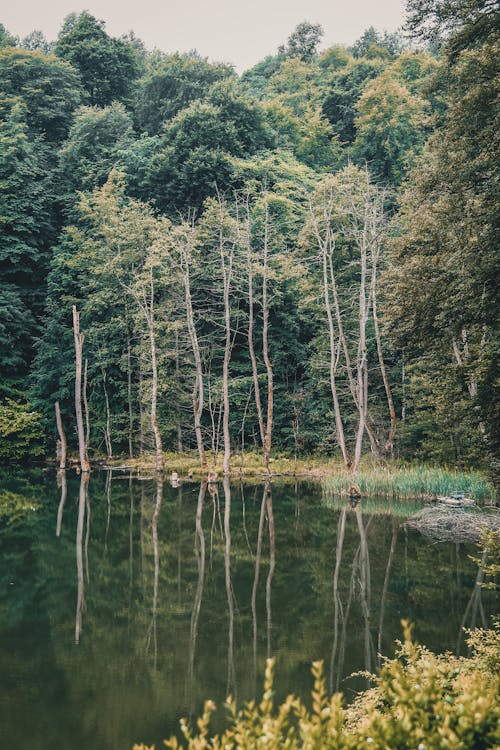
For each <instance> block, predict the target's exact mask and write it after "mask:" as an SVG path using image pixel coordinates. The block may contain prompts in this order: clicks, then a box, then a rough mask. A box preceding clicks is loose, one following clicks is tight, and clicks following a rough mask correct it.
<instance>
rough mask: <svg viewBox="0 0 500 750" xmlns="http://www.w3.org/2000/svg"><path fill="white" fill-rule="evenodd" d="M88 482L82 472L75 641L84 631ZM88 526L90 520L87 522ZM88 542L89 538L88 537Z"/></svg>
mask: <svg viewBox="0 0 500 750" xmlns="http://www.w3.org/2000/svg"><path fill="white" fill-rule="evenodd" d="M88 483H89V474H88V473H87V472H82V474H81V475H80V493H79V496H78V523H77V527H76V578H77V591H78V593H77V599H76V617H75V643H76V645H78V644H79V643H80V636H81V632H82V622H83V613H84V612H85V591H84V578H83V527H84V524H85V510H86V509H87V508H89V507H90V506H89V504H88ZM87 528H88V522H87ZM86 544H88V539H86ZM87 579H88V555H87Z"/></svg>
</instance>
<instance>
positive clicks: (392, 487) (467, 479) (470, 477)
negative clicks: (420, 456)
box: [323, 465, 495, 501]
mask: <svg viewBox="0 0 500 750" xmlns="http://www.w3.org/2000/svg"><path fill="white" fill-rule="evenodd" d="M352 481H353V480H352V478H350V477H349V476H348V475H347V474H345V473H337V474H335V475H333V476H327V477H325V478H324V479H323V492H324V495H325V498H328V497H335V496H341V495H346V494H348V489H349V485H350V484H351V482H352ZM355 481H356V484H357V485H358V487H359V488H360V490H361V494H362V495H363V496H377V495H378V496H381V497H387V498H393V499H399V498H408V499H410V498H411V499H422V500H429V499H433V498H435V497H437V496H440V495H450V494H451V493H452V492H454V491H456V490H462V491H464V492H465V493H466V494H467V495H468V496H470V497H472V498H474V499H475V500H479V501H484V500H491V499H494V497H495V491H494V488H493V487H492V485H490V484H489V482H488V481H487V480H486V479H485V477H484V476H482V475H481V474H480V473H478V472H472V471H471V472H463V471H462V472H460V471H452V470H450V469H445V468H432V467H428V466H404V465H403V466H397V465H385V466H372V467H369V468H362V469H361V470H360V471H359V472H358V474H357V475H356V480H355Z"/></svg>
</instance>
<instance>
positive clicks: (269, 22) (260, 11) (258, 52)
mask: <svg viewBox="0 0 500 750" xmlns="http://www.w3.org/2000/svg"><path fill="white" fill-rule="evenodd" d="M77 3H78V0H45V2H44V1H43V0H18V1H17V2H16V0H10V2H9V3H8V5H7V3H5V4H4V7H3V9H1V10H0V21H1V22H2V23H3V24H4V25H5V26H6V28H7V29H8V30H9V31H10V32H11V33H12V34H15V35H17V36H20V37H23V36H26V35H27V34H29V33H30V31H33V30H34V29H40V30H41V31H43V32H44V34H45V36H46V37H47V38H48V39H55V37H56V36H57V32H58V31H59V29H60V27H61V24H62V21H63V19H64V17H65V16H66V15H67V14H68V13H71V12H72V11H76V12H80V11H81V10H83V9H85V10H88V11H90V13H92V14H93V15H94V16H96V17H97V18H100V19H102V20H104V21H105V22H106V30H107V31H108V33H109V34H111V35H112V36H120V35H121V34H124V33H126V32H128V31H130V30H132V31H134V32H135V34H136V36H138V37H140V38H141V39H142V40H143V42H144V43H145V45H146V47H147V48H148V49H152V48H153V47H158V48H159V49H161V50H163V51H164V52H175V51H179V52H187V51H189V50H191V49H197V50H198V52H199V53H200V54H202V55H204V56H206V57H209V58H210V59H212V60H221V61H225V62H231V63H233V64H234V65H235V66H236V68H237V69H238V70H239V71H240V72H241V71H243V70H245V69H246V68H249V67H251V66H252V65H254V64H255V63H256V62H258V61H259V60H261V59H262V58H263V57H265V56H266V55H268V54H272V53H274V52H275V51H276V50H277V48H278V46H279V45H280V44H282V43H283V42H284V41H285V40H286V38H287V37H288V36H289V34H290V33H291V31H292V30H293V29H294V28H295V26H296V25H297V24H298V23H300V22H301V21H304V20H307V21H311V22H312V23H320V24H321V25H322V26H323V28H324V30H325V36H324V41H323V46H330V45H332V44H352V42H354V41H355V40H356V39H357V38H359V37H360V36H361V34H362V33H363V31H364V30H365V29H366V28H368V27H369V26H375V28H376V29H377V30H379V31H383V30H387V31H395V30H396V29H397V28H398V27H400V26H401V24H402V23H403V20H404V5H405V1H404V0H342V1H341V0H141V1H138V0H135V1H134V2H132V1H131V0H83V3H82V5H79V4H77Z"/></svg>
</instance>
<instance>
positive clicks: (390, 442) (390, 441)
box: [372, 253, 396, 456]
mask: <svg viewBox="0 0 500 750" xmlns="http://www.w3.org/2000/svg"><path fill="white" fill-rule="evenodd" d="M377 255H378V253H377ZM372 313H373V326H374V329H375V341H376V342H377V354H378V361H379V365H380V372H381V374H382V380H383V381H384V388H385V395H386V397H387V406H388V407H389V416H390V420H391V424H390V428H389V435H388V437H387V440H386V442H385V451H386V452H387V453H390V454H391V456H392V454H393V452H394V436H395V434H396V409H395V408H394V400H393V398H392V391H391V386H390V384H389V378H388V376H387V370H386V367H385V362H384V354H383V351H382V339H381V336H380V329H379V324H378V314H377V263H376V262H374V263H373V265H372Z"/></svg>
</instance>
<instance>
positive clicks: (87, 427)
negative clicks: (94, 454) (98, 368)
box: [83, 357, 90, 453]
mask: <svg viewBox="0 0 500 750" xmlns="http://www.w3.org/2000/svg"><path fill="white" fill-rule="evenodd" d="M88 368H89V361H88V359H87V357H85V365H84V368H83V409H84V412H85V450H86V451H87V453H88V450H89V446H90V413H89V400H88V396H87V394H88V391H87V385H88V377H87V376H88Z"/></svg>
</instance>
